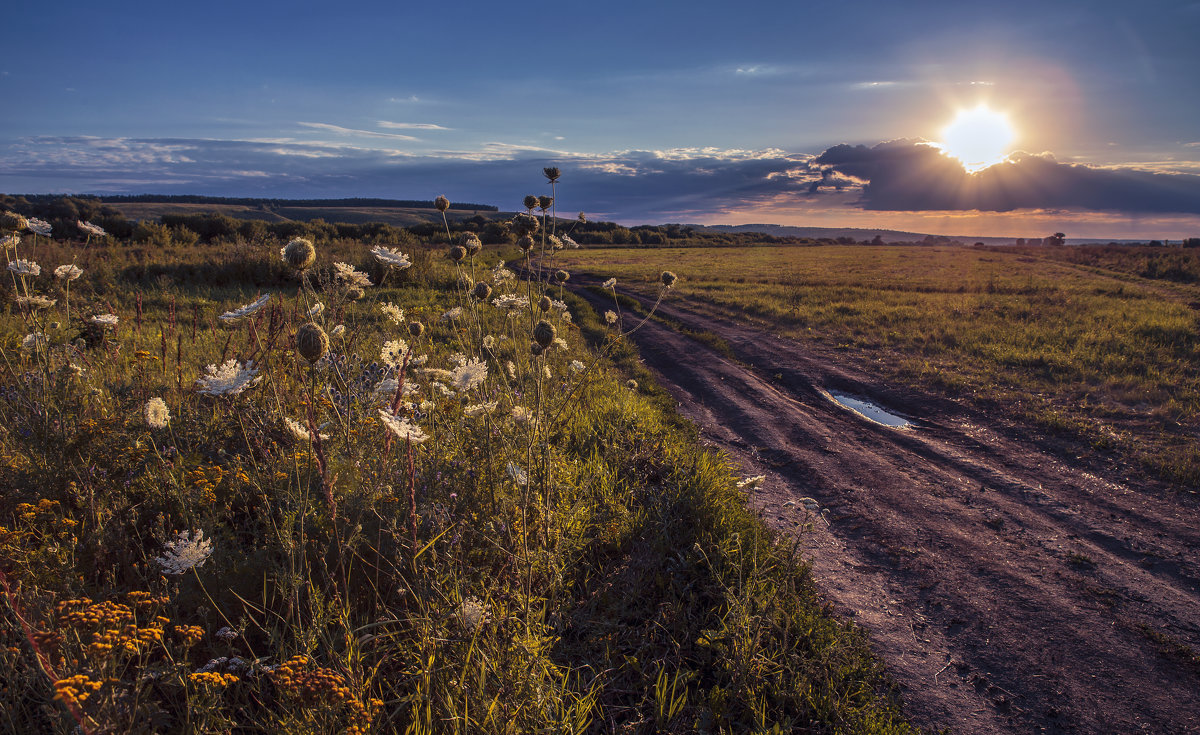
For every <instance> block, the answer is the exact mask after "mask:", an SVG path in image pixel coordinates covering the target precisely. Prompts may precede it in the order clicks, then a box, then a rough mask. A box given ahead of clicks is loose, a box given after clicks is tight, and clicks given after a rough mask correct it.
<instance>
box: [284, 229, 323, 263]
mask: <svg viewBox="0 0 1200 735" xmlns="http://www.w3.org/2000/svg"><path fill="white" fill-rule="evenodd" d="M281 253H282V255H283V259H284V260H285V261H287V264H288V265H290V266H291V267H293V268H295V269H296V270H298V271H304V270H308V269H309V268H311V267H312V265H313V263H315V262H317V249H316V248H315V247H313V244H312V240H306V239H305V238H303V237H297V238H295V239H293V240H292V241H291V242H289V243H288V244H287V245H285V246H284V247H283V250H282V251H281Z"/></svg>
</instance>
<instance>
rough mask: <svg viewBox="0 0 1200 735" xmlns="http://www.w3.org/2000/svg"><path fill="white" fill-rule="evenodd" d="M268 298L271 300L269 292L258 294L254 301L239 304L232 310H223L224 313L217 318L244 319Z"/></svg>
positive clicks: (222, 319)
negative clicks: (242, 304)
mask: <svg viewBox="0 0 1200 735" xmlns="http://www.w3.org/2000/svg"><path fill="white" fill-rule="evenodd" d="M270 300H271V294H264V295H263V296H260V297H259V298H258V300H257V301H255V302H254V303H251V304H245V305H244V306H239V307H238V308H236V309H234V310H232V311H227V312H225V313H224V314H222V315H221V316H219V317H217V318H218V319H220V320H221V321H224V322H236V321H238V320H240V319H244V318H246V317H248V316H250V315H252V314H254V313H256V312H257V311H258V310H259V309H261V308H263V307H264V306H266V305H267V302H268V301H270Z"/></svg>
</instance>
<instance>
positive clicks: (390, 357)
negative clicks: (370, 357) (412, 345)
mask: <svg viewBox="0 0 1200 735" xmlns="http://www.w3.org/2000/svg"><path fill="white" fill-rule="evenodd" d="M406 352H408V343H407V342H405V341H404V340H402V339H393V340H391V341H389V342H384V343H383V349H381V350H379V356H380V357H381V358H382V359H383V362H384V363H385V364H386V365H387V366H388V367H400V365H401V364H402V363H403V362H404V354H405V353H406Z"/></svg>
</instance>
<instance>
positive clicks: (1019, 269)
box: [564, 246, 1200, 488]
mask: <svg viewBox="0 0 1200 735" xmlns="http://www.w3.org/2000/svg"><path fill="white" fill-rule="evenodd" d="M1103 250H1104V251H1106V254H1104V255H1103V257H1100V256H1097V257H1096V259H1095V261H1096V262H1097V263H1100V264H1102V265H1106V266H1108V268H1102V267H1099V266H1096V265H1090V264H1087V265H1081V264H1077V263H1075V262H1063V261H1062V260H1056V259H1053V258H1051V257H1040V253H1042V252H1049V253H1051V254H1052V255H1053V256H1054V257H1057V258H1063V259H1065V258H1066V257H1067V256H1065V255H1060V253H1072V254H1073V256H1072V258H1073V259H1074V260H1077V261H1080V262H1082V261H1084V260H1087V255H1088V249H1086V248H1065V249H1046V250H1041V251H1036V252H1037V253H1038V254H1039V256H1038V257H1034V256H1033V255H1031V253H1034V252H1035V251H1028V250H1027V251H1015V250H998V249H997V250H984V249H974V248H941V247H930V248H924V247H921V248H917V247H865V246H864V247H836V246H835V247H795V248H789V247H770V248H745V249H741V250H737V251H733V252H731V251H730V250H727V249H704V248H695V249H693V248H687V249H685V248H672V249H660V250H641V251H637V252H636V253H631V252H629V251H626V250H595V249H589V250H581V251H569V252H568V253H567V254H566V255H565V256H564V257H565V262H566V264H567V267H568V268H575V269H578V270H581V271H589V272H592V273H594V274H596V275H599V276H602V277H608V276H615V277H616V278H617V279H618V283H636V282H642V283H650V282H653V280H654V279H655V277H656V275H657V273H658V272H659V271H660V270H662V269H666V268H670V269H672V270H675V271H677V272H680V273H682V274H686V275H685V277H684V278H682V279H681V280H680V282H679V284H677V286H676V290H677V291H678V293H679V294H680V295H681V296H683V297H686V298H691V299H696V300H700V301H703V302H706V303H708V304H711V305H713V306H715V307H717V308H718V309H721V310H724V311H726V312H728V313H730V314H733V315H735V316H738V317H740V318H745V319H749V320H751V321H754V322H756V323H760V324H762V325H764V326H766V327H767V328H769V329H771V330H774V331H776V332H778V333H779V334H782V335H785V336H789V337H793V338H797V339H801V340H812V341H815V342H818V343H821V344H824V345H827V346H830V347H840V348H842V349H843V350H845V351H846V352H847V353H848V359H855V360H860V361H867V360H869V361H871V363H872V365H875V366H877V368H878V369H880V370H882V371H883V373H882V374H883V375H884V376H885V377H886V378H887V379H889V380H892V381H895V382H897V383H901V384H908V385H915V386H922V387H933V388H935V389H936V390H939V391H944V392H946V393H949V394H952V395H956V396H961V397H964V398H967V399H970V400H973V401H975V402H977V403H978V404H980V405H982V406H984V407H986V408H988V410H997V411H1000V412H1003V413H1005V414H1008V415H1010V416H1013V417H1015V418H1018V419H1020V420H1024V421H1029V422H1032V423H1034V424H1035V425H1037V426H1039V427H1040V428H1042V429H1043V430H1044V431H1046V432H1047V433H1051V434H1056V435H1059V436H1063V437H1068V438H1071V439H1073V440H1077V441H1079V442H1082V443H1083V444H1084V445H1087V446H1090V447H1092V448H1094V449H1098V450H1104V451H1119V452H1122V453H1125V454H1127V455H1128V456H1131V457H1133V458H1135V459H1136V460H1137V461H1139V462H1141V463H1142V464H1144V465H1145V466H1147V467H1148V468H1150V469H1151V470H1152V471H1153V472H1155V473H1157V474H1158V475H1160V476H1161V477H1164V478H1166V479H1168V480H1171V481H1173V482H1176V483H1179V484H1181V485H1184V486H1187V487H1192V488H1194V487H1200V457H1198V456H1197V453H1196V451H1195V449H1194V440H1193V437H1194V434H1195V431H1196V429H1197V428H1198V427H1197V422H1196V414H1197V409H1198V408H1200V373H1198V371H1197V370H1196V367H1197V363H1198V357H1200V353H1198V350H1200V340H1198V339H1197V320H1196V315H1195V311H1194V309H1193V308H1192V307H1191V306H1190V304H1192V303H1195V302H1200V288H1198V287H1196V286H1193V285H1189V284H1185V283H1180V282H1178V281H1171V282H1170V283H1166V282H1164V281H1163V280H1161V278H1147V277H1144V276H1141V275H1137V273H1140V272H1143V271H1145V270H1146V265H1145V260H1146V258H1150V257H1159V256H1160V255H1161V254H1160V253H1150V254H1145V253H1140V252H1136V251H1134V252H1131V253H1129V254H1128V255H1127V257H1126V259H1125V260H1123V261H1122V260H1119V257H1118V256H1119V255H1120V254H1119V253H1117V254H1113V253H1111V252H1107V251H1111V250H1113V249H1109V248H1105V249H1103ZM1168 255H1170V254H1168ZM1164 257H1165V256H1164ZM1172 257H1178V258H1184V257H1185V256H1172ZM1186 257H1187V258H1190V257H1191V256H1190V254H1187V255H1186ZM1189 262H1190V261H1189ZM1118 266H1119V267H1118ZM1180 267H1184V266H1180ZM1187 267H1191V266H1187ZM873 369H876V368H873Z"/></svg>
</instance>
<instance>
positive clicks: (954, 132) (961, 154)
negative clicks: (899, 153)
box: [941, 104, 1016, 173]
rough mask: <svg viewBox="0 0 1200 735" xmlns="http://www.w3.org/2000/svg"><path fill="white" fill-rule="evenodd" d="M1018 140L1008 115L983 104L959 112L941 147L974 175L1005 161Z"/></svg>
mask: <svg viewBox="0 0 1200 735" xmlns="http://www.w3.org/2000/svg"><path fill="white" fill-rule="evenodd" d="M1015 139H1016V133H1015V132H1014V131H1013V128H1012V125H1011V124H1009V122H1008V116H1007V115H1004V114H1003V113H1000V112H996V111H995V110H992V109H989V108H988V107H987V105H982V104H981V105H979V106H978V107H976V108H974V109H972V110H959V113H958V116H957V117H955V118H954V121H953V122H951V123H950V124H949V125H947V126H946V127H945V128H943V129H942V142H941V148H942V150H943V151H945V152H946V154H947V155H950V156H953V157H954V158H957V159H958V160H959V161H961V162H962V165H963V168H965V169H966V170H967V171H970V172H972V173H973V172H975V171H981V170H983V169H985V168H987V167H988V166H991V165H993V164H997V163H1000V162H1001V161H1003V160H1004V159H1005V158H1006V157H1007V156H1008V154H1009V153H1010V152H1011V150H1012V149H1011V145H1012V142H1013V140H1015Z"/></svg>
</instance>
